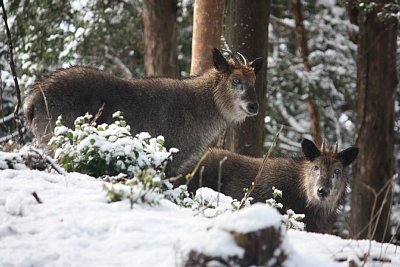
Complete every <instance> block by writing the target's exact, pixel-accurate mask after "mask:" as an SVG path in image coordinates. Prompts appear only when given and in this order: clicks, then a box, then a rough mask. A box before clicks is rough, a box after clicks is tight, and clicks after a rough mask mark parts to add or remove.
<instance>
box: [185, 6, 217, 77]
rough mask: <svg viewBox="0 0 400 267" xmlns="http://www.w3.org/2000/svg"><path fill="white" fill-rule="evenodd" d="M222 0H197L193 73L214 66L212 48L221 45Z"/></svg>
mask: <svg viewBox="0 0 400 267" xmlns="http://www.w3.org/2000/svg"><path fill="white" fill-rule="evenodd" d="M223 11H224V2H223V1H222V0H196V1H195V3H194V15H193V38H192V63H191V68H190V74H191V75H199V74H201V73H203V72H204V71H206V70H207V69H210V68H211V67H212V49H213V48H214V47H216V48H219V47H220V46H221V33H222V18H223Z"/></svg>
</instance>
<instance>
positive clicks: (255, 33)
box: [224, 0, 270, 157]
mask: <svg viewBox="0 0 400 267" xmlns="http://www.w3.org/2000/svg"><path fill="white" fill-rule="evenodd" d="M226 5H227V6H226V10H227V14H226V17H225V22H224V26H225V31H224V34H225V39H226V41H227V43H228V45H229V46H230V49H231V50H232V51H239V52H240V53H242V54H244V55H245V56H246V57H247V58H248V59H250V60H253V59H255V58H257V57H263V58H264V60H265V63H264V67H263V68H262V69H261V70H260V71H259V72H258V74H257V79H256V85H255V88H256V94H257V99H258V102H259V105H260V107H259V113H258V115H257V116H255V117H250V118H247V119H246V121H245V122H244V123H242V124H241V125H239V126H237V127H231V128H229V129H228V130H227V132H226V137H225V142H224V147H225V148H226V149H229V150H231V151H235V152H237V153H240V154H244V155H250V156H256V157H261V156H262V154H263V145H264V136H265V131H264V117H265V109H266V103H267V99H266V91H267V85H266V77H267V73H266V70H267V57H268V23H269V12H270V0H253V1H246V0H231V1H226Z"/></svg>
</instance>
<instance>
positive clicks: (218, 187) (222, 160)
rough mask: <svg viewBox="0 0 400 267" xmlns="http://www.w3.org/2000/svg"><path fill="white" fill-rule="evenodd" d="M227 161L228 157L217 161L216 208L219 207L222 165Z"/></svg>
mask: <svg viewBox="0 0 400 267" xmlns="http://www.w3.org/2000/svg"><path fill="white" fill-rule="evenodd" d="M227 159H228V157H226V156H225V157H224V158H223V159H221V160H220V161H219V166H218V184H217V191H218V195H217V207H218V206H219V194H220V192H221V179H222V164H224V162H225V161H226V160H227Z"/></svg>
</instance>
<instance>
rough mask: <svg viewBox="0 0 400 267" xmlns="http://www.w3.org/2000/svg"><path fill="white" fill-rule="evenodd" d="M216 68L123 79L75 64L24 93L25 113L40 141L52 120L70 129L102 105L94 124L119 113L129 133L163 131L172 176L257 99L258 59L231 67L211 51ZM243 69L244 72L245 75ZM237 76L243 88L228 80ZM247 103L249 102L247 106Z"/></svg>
mask: <svg viewBox="0 0 400 267" xmlns="http://www.w3.org/2000/svg"><path fill="white" fill-rule="evenodd" d="M213 60H214V68H213V69H210V70H209V71H207V72H206V73H205V74H203V75H201V76H197V77H192V78H187V79H170V78H142V79H130V80H128V79H121V78H117V77H115V76H113V75H110V74H108V73H106V72H102V71H100V70H97V69H95V68H90V67H84V66H74V67H70V68H66V69H59V70H57V71H55V72H52V73H51V74H50V75H48V76H46V77H44V78H43V79H41V80H38V81H37V82H36V83H35V84H34V85H33V86H32V87H31V88H30V90H29V91H28V93H27V95H26V98H25V102H24V115H25V118H26V121H27V124H28V126H29V127H30V129H31V130H32V132H33V134H34V135H35V137H36V138H37V140H38V141H39V143H41V144H47V142H48V141H49V139H50V138H51V136H52V135H53V129H54V126H55V121H56V119H57V117H58V116H59V115H61V114H62V116H63V123H64V124H65V125H66V126H67V127H72V126H73V122H74V120H75V118H76V117H78V116H81V115H84V114H85V113H86V112H89V113H90V114H93V115H94V114H96V113H97V112H98V110H99V109H100V107H101V106H102V105H103V104H104V110H103V111H102V114H101V116H100V117H99V118H98V120H97V122H99V123H102V122H108V123H110V122H111V121H112V116H111V115H112V114H113V113H114V112H116V111H122V112H123V115H124V117H125V120H126V121H127V123H128V124H129V125H130V126H131V129H132V133H134V134H136V133H138V132H142V131H146V132H149V133H150V134H151V135H152V136H157V135H163V136H164V137H165V140H166V142H165V145H166V147H167V148H170V147H176V148H178V149H179V150H180V152H179V153H178V154H177V155H176V156H174V160H173V162H172V165H171V166H170V169H171V171H170V172H169V175H175V174H176V173H177V172H178V169H179V168H180V166H181V165H182V164H183V162H184V161H185V160H187V159H191V158H196V157H198V156H199V155H200V154H201V153H202V152H203V150H204V149H205V148H206V147H207V146H208V145H209V144H210V143H211V142H212V141H213V140H214V139H215V138H216V137H217V136H218V135H219V134H220V133H221V132H222V131H223V130H224V128H225V127H226V126H227V125H229V124H234V123H240V122H242V121H243V120H244V119H245V118H246V117H247V116H253V115H256V113H257V110H254V109H253V110H252V111H253V112H252V113H251V112H249V110H248V108H247V107H248V105H250V104H254V105H257V109H258V104H257V101H256V95H255V89H254V82H255V72H256V71H257V70H258V69H260V68H261V66H262V63H261V64H260V61H261V62H262V59H256V60H255V61H253V62H254V64H253V63H252V65H251V66H253V65H254V68H256V69H254V68H253V67H249V66H245V65H240V66H237V65H233V64H232V63H230V61H227V60H226V59H225V58H224V57H223V56H222V54H221V53H220V52H219V51H218V50H217V49H215V50H214V51H213ZM244 73H245V74H244ZM234 77H238V78H240V79H241V81H242V83H241V87H240V88H238V86H237V85H234V84H233V83H232V80H233V79H234ZM246 105H247V106H246Z"/></svg>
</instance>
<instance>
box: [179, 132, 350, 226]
mask: <svg viewBox="0 0 400 267" xmlns="http://www.w3.org/2000/svg"><path fill="white" fill-rule="evenodd" d="M301 146H302V151H303V154H304V157H270V158H268V159H267V161H266V166H264V168H263V171H262V173H261V176H260V179H259V180H258V181H254V179H255V177H256V176H257V173H258V171H259V169H260V167H261V165H262V163H263V158H252V157H247V156H243V155H239V154H236V153H233V152H229V151H226V150H220V149H215V148H212V149H210V150H209V154H208V155H207V157H206V158H205V159H204V161H203V162H202V163H201V164H200V166H205V168H204V172H203V174H202V186H204V187H210V188H212V189H214V190H218V172H219V163H220V161H221V160H222V159H223V158H224V157H227V159H226V161H225V162H224V163H223V165H222V167H221V171H222V172H221V175H222V176H221V183H222V185H221V188H220V190H221V193H223V194H226V195H228V196H231V197H233V198H235V199H239V200H240V199H242V197H243V196H244V192H243V189H244V188H250V186H251V184H252V182H253V181H254V182H255V188H254V190H253V192H252V193H251V194H250V196H251V197H253V198H254V201H255V202H265V201H266V200H267V199H269V198H272V187H273V186H275V187H276V188H277V189H280V190H282V195H283V197H282V199H278V200H279V202H281V203H282V204H283V208H284V209H283V210H282V213H286V210H287V209H292V210H294V211H295V212H296V213H304V214H305V219H304V222H305V224H306V227H307V230H308V231H311V232H327V231H328V230H329V229H330V226H331V225H332V223H333V222H334V220H335V218H336V214H337V208H338V206H339V204H340V203H341V202H342V201H343V198H344V194H345V189H346V186H347V184H348V178H347V177H346V175H345V172H344V169H345V168H346V167H347V166H349V165H350V164H351V163H352V162H353V161H354V160H355V158H356V157H357V155H358V148H356V147H350V148H347V149H345V150H343V151H341V152H338V149H337V146H336V147H335V148H333V147H325V144H323V145H322V148H321V150H319V149H318V148H317V147H316V145H315V144H314V143H313V142H312V141H310V140H307V139H304V140H303V141H302V143H301ZM196 164H197V162H194V161H193V162H192V165H191V166H189V165H188V166H187V169H186V170H185V171H184V172H183V173H189V172H191V171H192V169H193V168H194V166H195V165H196ZM199 182H200V181H199V172H197V173H196V174H195V176H194V177H193V179H192V180H190V181H189V184H188V189H189V191H191V192H195V191H196V190H197V189H198V187H199Z"/></svg>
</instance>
